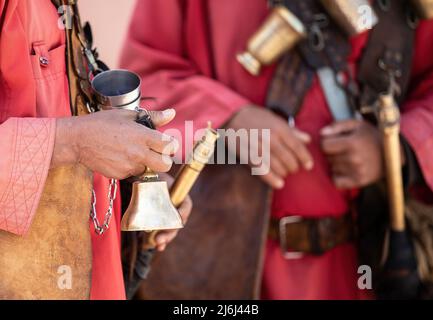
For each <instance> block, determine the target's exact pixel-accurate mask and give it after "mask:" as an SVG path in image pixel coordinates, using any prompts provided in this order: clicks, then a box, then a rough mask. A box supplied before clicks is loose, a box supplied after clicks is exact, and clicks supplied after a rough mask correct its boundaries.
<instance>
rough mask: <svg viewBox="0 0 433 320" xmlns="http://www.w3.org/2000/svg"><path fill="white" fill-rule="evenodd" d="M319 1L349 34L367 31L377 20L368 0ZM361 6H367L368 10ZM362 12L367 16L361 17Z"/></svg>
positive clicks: (353, 34) (354, 34)
mask: <svg viewBox="0 0 433 320" xmlns="http://www.w3.org/2000/svg"><path fill="white" fill-rule="evenodd" d="M320 2H321V3H322V5H323V6H324V7H325V9H326V11H327V12H328V13H329V14H330V15H331V16H332V18H333V19H334V21H335V22H336V23H337V24H338V25H339V26H340V27H341V28H343V30H344V31H345V32H346V33H347V34H348V35H349V36H356V35H358V34H361V33H363V32H365V31H368V30H370V29H371V28H373V27H374V26H375V25H376V24H377V23H378V22H379V19H378V17H377V15H376V13H375V12H374V9H373V7H372V6H371V4H370V1H369V0H350V1H347V0H320ZM363 8H369V9H368V12H367V11H364V10H363ZM363 14H369V16H368V17H365V19H363V16H362V15H363ZM368 19H369V20H370V21H368Z"/></svg>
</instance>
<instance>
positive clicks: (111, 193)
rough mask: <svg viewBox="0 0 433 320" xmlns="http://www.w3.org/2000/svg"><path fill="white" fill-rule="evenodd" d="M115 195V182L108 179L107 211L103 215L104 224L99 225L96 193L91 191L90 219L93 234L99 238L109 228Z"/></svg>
mask: <svg viewBox="0 0 433 320" xmlns="http://www.w3.org/2000/svg"><path fill="white" fill-rule="evenodd" d="M116 193H117V180H115V179H110V185H109V187H108V209H107V212H106V213H105V217H104V223H103V224H102V225H101V224H100V223H99V220H98V216H97V213H96V193H95V189H93V190H92V209H91V210H90V219H92V221H93V225H94V227H95V232H96V234H97V235H99V236H101V235H103V234H104V232H105V231H107V230H108V228H109V227H110V221H111V217H112V215H113V205H114V200H115V199H116Z"/></svg>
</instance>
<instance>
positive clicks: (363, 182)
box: [321, 120, 384, 189]
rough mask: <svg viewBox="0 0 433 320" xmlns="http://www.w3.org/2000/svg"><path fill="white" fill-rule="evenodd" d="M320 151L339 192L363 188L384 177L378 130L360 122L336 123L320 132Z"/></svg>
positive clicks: (364, 122)
mask: <svg viewBox="0 0 433 320" xmlns="http://www.w3.org/2000/svg"><path fill="white" fill-rule="evenodd" d="M321 135H322V149H323V152H324V153H325V154H326V156H327V157H328V160H329V162H330V165H331V170H332V177H333V180H334V183H335V185H336V187H337V188H339V189H352V188H360V187H365V186H367V185H369V184H371V183H374V182H376V181H378V180H379V179H381V178H382V177H383V175H384V160H383V152H382V141H381V133H380V131H379V130H378V129H377V128H376V127H374V126H373V125H372V124H370V123H368V122H366V121H360V120H347V121H341V122H336V123H334V124H332V125H330V126H328V127H325V128H323V129H322V131H321Z"/></svg>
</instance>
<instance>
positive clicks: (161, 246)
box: [155, 174, 192, 251]
mask: <svg viewBox="0 0 433 320" xmlns="http://www.w3.org/2000/svg"><path fill="white" fill-rule="evenodd" d="M159 175H160V177H161V180H164V181H167V183H168V185H169V186H171V185H172V184H173V182H174V179H173V177H171V176H170V175H168V174H159ZM177 210H178V211H179V214H180V216H181V217H182V222H183V224H184V225H185V224H186V222H187V221H188V218H189V215H190V214H191V210H192V200H191V198H190V196H187V197H186V199H185V200H184V201H183V202H182V203H181V205H180V207H179V208H177ZM178 233H179V230H167V231H160V232H158V234H157V235H156V237H155V242H156V250H158V251H164V250H165V248H166V247H167V245H168V244H169V243H170V242H172V241H173V240H174V239H175V238H176V236H177V234H178Z"/></svg>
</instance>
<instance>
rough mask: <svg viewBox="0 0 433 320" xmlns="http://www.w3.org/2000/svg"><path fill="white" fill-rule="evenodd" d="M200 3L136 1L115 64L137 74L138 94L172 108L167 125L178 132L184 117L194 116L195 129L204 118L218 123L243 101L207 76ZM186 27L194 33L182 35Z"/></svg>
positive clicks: (206, 53)
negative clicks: (187, 36)
mask: <svg viewBox="0 0 433 320" xmlns="http://www.w3.org/2000/svg"><path fill="white" fill-rule="evenodd" d="M203 3H205V1H182V0H164V1H154V0H140V1H137V5H136V8H135V10H134V16H133V18H132V22H131V25H130V28H129V33H128V37H127V39H126V44H125V47H124V50H123V54H122V57H121V63H120V65H121V67H122V68H125V69H130V70H134V71H135V72H137V73H138V74H139V75H140V76H141V78H142V92H143V95H144V96H152V97H156V98H158V107H157V108H165V107H173V108H175V109H176V111H177V117H176V119H175V120H174V121H173V122H172V123H171V124H170V127H171V128H175V129H179V130H180V131H181V132H182V134H183V135H184V134H185V132H184V126H185V124H184V123H185V121H186V120H190V119H194V128H195V129H200V128H204V127H206V124H207V121H209V120H210V121H212V123H213V126H214V127H220V126H222V125H223V124H224V123H225V122H226V121H227V120H228V119H229V118H231V117H232V116H233V114H234V113H235V112H236V111H238V110H239V109H240V108H242V107H243V106H246V105H247V104H249V101H248V100H247V99H246V98H244V97H242V96H241V95H239V94H238V93H236V92H234V91H233V90H231V89H229V88H228V87H227V86H225V85H223V84H221V83H220V82H217V81H215V80H213V79H212V78H211V71H210V69H211V68H210V55H211V53H210V50H209V47H208V46H207V43H206V42H207V40H209V39H206V37H207V36H208V33H207V32H206V22H205V21H204V19H201V17H202V16H203V15H202V14H201V12H200V10H202V8H201V6H202V4H203ZM185 15H188V19H186V18H185ZM191 29H192V30H195V31H194V34H196V37H194V39H185V37H184V34H186V30H189V31H191ZM188 33H189V32H188ZM186 52H188V53H189V55H194V57H191V56H188V55H187V54H186ZM193 61H195V62H193Z"/></svg>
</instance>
